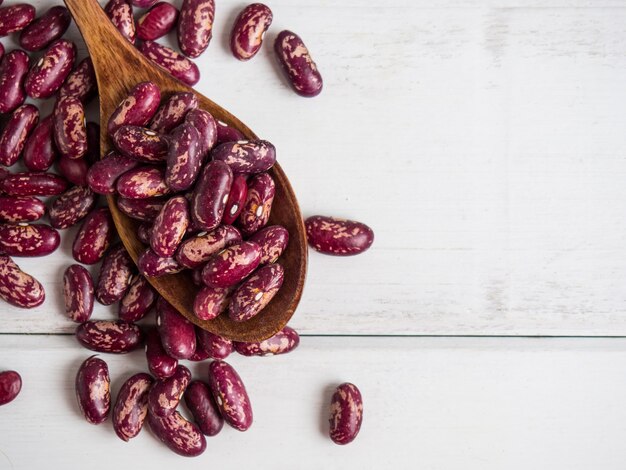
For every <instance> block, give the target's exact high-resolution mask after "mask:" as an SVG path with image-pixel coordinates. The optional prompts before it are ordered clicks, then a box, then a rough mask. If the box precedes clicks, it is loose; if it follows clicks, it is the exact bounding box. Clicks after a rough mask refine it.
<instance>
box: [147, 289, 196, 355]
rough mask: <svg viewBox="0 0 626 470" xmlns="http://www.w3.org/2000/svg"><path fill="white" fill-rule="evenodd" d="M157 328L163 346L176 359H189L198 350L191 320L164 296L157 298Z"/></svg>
mask: <svg viewBox="0 0 626 470" xmlns="http://www.w3.org/2000/svg"><path fill="white" fill-rule="evenodd" d="M156 310H157V329H158V331H159V335H160V336H161V342H162V343H163V348H164V349H165V351H166V352H167V354H168V355H170V356H172V357H174V358H176V359H188V358H190V357H191V356H192V355H193V353H194V351H195V350H196V330H195V327H194V325H193V323H191V322H190V321H189V320H187V319H186V318H185V317H183V316H182V315H181V314H180V313H179V312H178V311H177V310H176V309H175V308H174V307H173V306H172V305H171V304H170V303H169V302H167V301H166V300H165V299H163V298H162V297H161V298H159V300H157V305H156Z"/></svg>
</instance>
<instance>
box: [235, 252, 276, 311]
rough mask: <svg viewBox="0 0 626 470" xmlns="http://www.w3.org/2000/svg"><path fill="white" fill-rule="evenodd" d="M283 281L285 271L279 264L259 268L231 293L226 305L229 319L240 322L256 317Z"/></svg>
mask: <svg viewBox="0 0 626 470" xmlns="http://www.w3.org/2000/svg"><path fill="white" fill-rule="evenodd" d="M284 279H285V271H284V269H283V267H282V266H281V265H280V264H270V265H268V266H264V267H262V268H260V269H259V270H258V271H257V272H256V273H255V274H254V275H252V276H251V277H250V278H249V279H247V280H246V281H244V282H243V283H242V284H241V285H240V286H239V287H238V288H237V290H236V291H235V292H234V293H233V296H232V298H231V300H230V304H229V305H228V316H229V317H230V319H231V320H233V321H236V322H242V321H246V320H249V319H250V318H252V317H254V316H256V315H258V314H259V312H260V311H261V310H263V308H265V306H266V305H267V304H268V303H269V302H270V301H271V300H272V299H273V298H274V296H275V295H276V293H277V292H278V290H279V289H280V288H281V286H282V285H283V280H284Z"/></svg>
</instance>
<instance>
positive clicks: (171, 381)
mask: <svg viewBox="0 0 626 470" xmlns="http://www.w3.org/2000/svg"><path fill="white" fill-rule="evenodd" d="M190 380H191V372H189V369H187V368H186V367H185V366H177V367H176V369H175V370H174V373H173V374H172V376H171V377H168V378H166V379H163V380H159V381H158V382H156V383H155V384H154V386H153V387H152V389H151V390H150V394H149V396H148V408H149V409H150V413H152V414H154V415H155V416H158V417H160V418H163V417H165V416H169V415H171V414H172V413H173V412H174V411H176V408H177V407H178V403H179V402H180V399H181V398H182V397H183V393H185V389H186V388H187V385H189V381H190Z"/></svg>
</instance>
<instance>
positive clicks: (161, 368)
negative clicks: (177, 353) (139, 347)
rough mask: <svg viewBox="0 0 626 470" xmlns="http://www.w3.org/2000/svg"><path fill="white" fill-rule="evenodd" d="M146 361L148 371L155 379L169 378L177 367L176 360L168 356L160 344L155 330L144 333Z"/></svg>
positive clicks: (151, 329) (159, 338)
mask: <svg viewBox="0 0 626 470" xmlns="http://www.w3.org/2000/svg"><path fill="white" fill-rule="evenodd" d="M146 360H147V361H148V370H150V373H151V374H152V375H154V376H155V377H156V378H157V379H160V380H163V379H166V378H167V377H171V376H172V374H174V371H175V370H176V367H177V366H178V359H175V358H173V357H171V356H168V355H167V353H166V352H165V349H164V348H163V344H162V343H161V337H160V336H159V333H158V332H157V330H156V329H155V328H150V329H149V330H148V331H147V332H146Z"/></svg>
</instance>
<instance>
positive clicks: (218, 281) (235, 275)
mask: <svg viewBox="0 0 626 470" xmlns="http://www.w3.org/2000/svg"><path fill="white" fill-rule="evenodd" d="M260 261H261V247H260V246H259V245H257V244H256V243H252V242H241V243H237V244H233V245H231V246H229V247H228V248H225V249H224V250H222V251H220V252H219V253H218V254H216V255H214V256H213V257H212V258H211V259H210V260H209V261H208V262H207V264H206V265H205V266H204V268H203V269H202V281H203V282H204V283H205V284H206V285H207V286H211V287H230V286H234V285H235V284H238V283H239V282H241V281H243V280H244V279H245V278H246V277H248V276H249V275H250V274H251V273H252V271H254V270H255V269H256V268H257V266H258V265H259V262H260Z"/></svg>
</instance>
